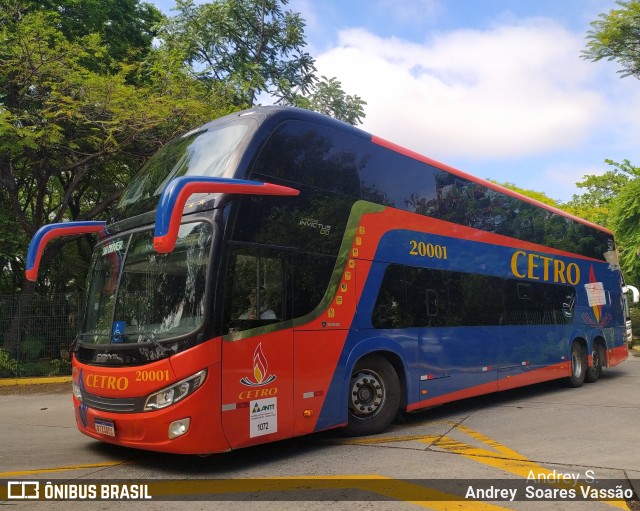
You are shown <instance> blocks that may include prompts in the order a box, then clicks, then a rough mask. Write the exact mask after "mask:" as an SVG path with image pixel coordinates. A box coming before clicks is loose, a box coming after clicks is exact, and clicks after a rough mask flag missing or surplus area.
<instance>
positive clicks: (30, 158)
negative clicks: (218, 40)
mask: <svg viewBox="0 0 640 511" xmlns="http://www.w3.org/2000/svg"><path fill="white" fill-rule="evenodd" d="M69 5H71V4H69ZM74 5H75V4H74ZM92 5H93V4H92ZM96 5H97V4H96ZM0 6H2V7H4V9H2V10H0V20H1V21H2V22H3V24H1V25H0V101H1V102H2V103H1V104H2V107H1V108H0V183H1V184H2V186H1V187H0V198H1V199H2V200H1V201H0V224H1V226H2V227H3V229H2V231H3V232H5V233H11V236H8V235H6V236H5V235H0V246H1V247H2V252H1V253H2V257H1V258H0V264H1V265H2V267H1V269H3V270H4V271H3V273H2V276H3V281H7V280H9V279H7V278H5V272H7V271H10V272H12V273H13V274H20V273H21V272H22V269H23V264H24V260H23V257H24V254H25V253H26V248H27V242H28V240H29V239H30V238H31V236H32V234H33V233H34V232H35V230H36V229H37V228H38V227H39V226H41V225H43V224H45V223H50V222H58V221H64V220H79V219H92V218H96V217H103V218H104V217H105V216H106V215H107V214H108V212H109V210H110V208H111V207H112V205H113V203H114V201H115V200H116V199H117V198H118V197H119V195H120V194H121V193H122V190H123V188H124V186H125V185H126V184H127V183H128V182H129V180H130V179H131V176H132V175H133V174H135V173H136V172H137V170H138V168H139V167H140V165H141V163H143V162H144V161H145V159H146V158H148V157H149V156H150V155H151V154H152V153H153V152H155V150H156V149H157V148H158V147H159V146H161V145H162V144H164V143H165V142H166V141H167V140H169V139H170V138H173V137H174V136H175V135H176V134H177V133H179V132H182V131H185V130H187V129H189V128H191V127H192V126H193V125H197V124H199V123H202V122H204V121H205V120H209V119H211V118H212V117H217V116H219V115H222V114H224V113H227V112H228V108H227V106H226V105H227V101H226V99H225V98H218V97H217V96H215V94H213V93H211V92H210V91H209V90H207V89H205V88H204V87H202V85H201V84H198V83H196V82H195V81H194V80H190V79H188V77H187V76H186V74H185V73H184V71H183V69H182V67H181V63H180V62H179V61H177V60H176V59H175V58H173V57H172V55H171V54H169V53H168V52H166V51H161V50H151V49H150V48H149V52H148V54H147V57H146V60H144V61H138V62H133V63H132V62H131V61H128V62H124V61H116V60H113V59H112V58H111V57H110V56H109V51H111V50H110V48H108V46H107V45H105V43H104V42H103V40H102V39H101V37H100V35H99V34H97V33H90V34H88V35H79V36H77V37H76V38H68V37H67V35H65V33H63V31H62V30H61V28H60V27H61V26H63V25H64V23H63V20H62V18H61V17H60V16H59V15H58V14H57V13H56V12H51V11H46V10H42V9H32V10H28V9H26V10H24V11H21V10H19V9H18V8H17V7H16V6H15V5H12V6H7V4H0ZM94 7H95V5H94ZM69 32H70V33H73V30H69ZM129 57H130V56H129V55H128V58H129ZM66 241H68V240H64V241H63V242H60V243H57V244H54V245H53V246H52V247H51V248H50V249H48V251H47V253H46V254H45V256H46V259H50V258H51V257H52V256H53V255H55V253H56V251H57V250H59V249H60V247H61V246H62V245H63V244H64V242H66ZM46 259H45V261H46ZM85 259H86V258H85ZM72 261H74V262H77V263H78V264H86V263H84V262H83V261H82V259H81V258H76V259H73V260H72ZM43 268H46V264H43ZM83 270H84V271H78V272H75V273H77V274H78V273H83V272H86V268H84V267H83ZM41 282H42V281H41ZM76 282H77V279H76ZM11 284H13V285H14V286H15V285H16V284H17V282H15V279H14V282H12V283H11ZM7 285H10V284H9V283H8V284H7ZM17 285H20V284H17ZM59 287H63V286H62V285H61V286H59Z"/></svg>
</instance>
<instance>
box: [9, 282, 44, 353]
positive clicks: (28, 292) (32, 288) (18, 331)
mask: <svg viewBox="0 0 640 511" xmlns="http://www.w3.org/2000/svg"><path fill="white" fill-rule="evenodd" d="M35 292H36V283H35V282H30V281H28V280H27V279H26V278H25V279H24V280H23V282H22V293H20V295H19V296H18V302H17V303H16V306H15V310H14V313H13V317H12V318H11V323H9V328H8V330H7V331H6V332H5V334H4V338H3V340H2V348H3V349H4V350H6V351H7V352H9V355H10V356H11V357H12V358H13V359H15V360H17V359H18V350H19V348H20V339H21V335H22V327H23V318H24V317H25V316H26V311H27V310H28V309H29V307H30V306H31V302H32V301H33V297H34V295H35Z"/></svg>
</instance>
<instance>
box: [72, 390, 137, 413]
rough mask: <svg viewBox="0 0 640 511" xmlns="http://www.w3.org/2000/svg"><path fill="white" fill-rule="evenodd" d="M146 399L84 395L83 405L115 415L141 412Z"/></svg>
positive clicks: (84, 393)
mask: <svg viewBox="0 0 640 511" xmlns="http://www.w3.org/2000/svg"><path fill="white" fill-rule="evenodd" d="M144 399H145V398H140V397H129V398H111V397H101V396H95V395H93V394H88V393H86V392H83V393H82V402H83V404H85V405H87V406H88V407H90V408H95V409H96V410H103V411H105V412H115V413H133V412H141V411H142V408H143V407H144Z"/></svg>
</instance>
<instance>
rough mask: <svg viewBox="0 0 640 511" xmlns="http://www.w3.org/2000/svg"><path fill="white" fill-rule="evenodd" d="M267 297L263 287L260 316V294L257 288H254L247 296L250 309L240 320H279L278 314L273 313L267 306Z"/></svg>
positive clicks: (261, 290) (261, 289)
mask: <svg viewBox="0 0 640 511" xmlns="http://www.w3.org/2000/svg"><path fill="white" fill-rule="evenodd" d="M265 296H266V293H265V289H264V288H263V287H261V288H260V301H261V302H262V303H261V304H260V315H259V316H258V303H257V302H258V293H257V291H256V288H255V287H254V288H252V289H251V290H250V291H249V294H248V296H247V300H248V301H249V307H248V308H247V310H246V311H245V312H244V313H242V314H241V315H240V316H239V317H238V319H277V318H276V313H275V312H273V311H272V310H271V309H270V308H269V307H268V305H267V304H266V300H265V299H264V297H265Z"/></svg>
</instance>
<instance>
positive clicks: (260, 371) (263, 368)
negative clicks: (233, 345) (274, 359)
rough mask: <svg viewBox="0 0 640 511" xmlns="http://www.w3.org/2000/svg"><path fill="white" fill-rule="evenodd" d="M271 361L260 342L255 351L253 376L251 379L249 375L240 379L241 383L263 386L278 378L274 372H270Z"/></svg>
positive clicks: (250, 385) (249, 385)
mask: <svg viewBox="0 0 640 511" xmlns="http://www.w3.org/2000/svg"><path fill="white" fill-rule="evenodd" d="M268 369H269V363H268V362H267V357H265V356H264V353H263V352H262V343H260V344H258V346H257V347H256V350H255V351H254V352H253V377H254V380H251V379H250V378H248V377H246V376H245V377H244V378H242V379H241V380H240V383H242V384H243V385H247V386H248V387H262V386H264V385H268V384H269V383H271V382H273V381H274V380H275V379H276V376H275V375H273V374H269V375H268V376H267V374H268Z"/></svg>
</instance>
